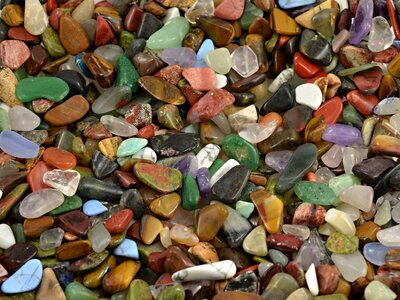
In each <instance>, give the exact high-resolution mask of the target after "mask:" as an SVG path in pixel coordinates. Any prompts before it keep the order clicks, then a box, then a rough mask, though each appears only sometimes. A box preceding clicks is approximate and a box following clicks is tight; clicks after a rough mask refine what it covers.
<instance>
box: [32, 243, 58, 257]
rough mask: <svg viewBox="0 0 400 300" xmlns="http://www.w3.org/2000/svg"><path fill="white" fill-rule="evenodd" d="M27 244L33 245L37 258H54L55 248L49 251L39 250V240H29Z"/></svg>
mask: <svg viewBox="0 0 400 300" xmlns="http://www.w3.org/2000/svg"><path fill="white" fill-rule="evenodd" d="M29 243H30V244H32V245H34V246H35V247H36V248H37V253H36V257H37V258H45V257H50V256H54V254H56V250H57V248H53V249H49V250H43V249H42V248H40V240H39V239H35V240H31V241H29Z"/></svg>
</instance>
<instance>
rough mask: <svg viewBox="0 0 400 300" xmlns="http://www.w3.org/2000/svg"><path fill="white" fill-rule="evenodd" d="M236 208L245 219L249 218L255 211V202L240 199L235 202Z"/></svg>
mask: <svg viewBox="0 0 400 300" xmlns="http://www.w3.org/2000/svg"><path fill="white" fill-rule="evenodd" d="M235 210H236V211H237V212H238V213H239V214H240V215H241V216H242V217H243V218H245V219H248V218H249V217H250V216H251V214H252V213H253V211H254V204H253V203H251V202H246V201H242V200H239V201H237V202H236V204H235Z"/></svg>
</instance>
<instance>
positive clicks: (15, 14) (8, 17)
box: [1, 4, 24, 26]
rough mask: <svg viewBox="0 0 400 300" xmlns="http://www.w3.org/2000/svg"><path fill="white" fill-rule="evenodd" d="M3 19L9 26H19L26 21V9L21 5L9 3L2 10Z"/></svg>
mask: <svg viewBox="0 0 400 300" xmlns="http://www.w3.org/2000/svg"><path fill="white" fill-rule="evenodd" d="M1 19H2V20H3V21H4V22H5V23H6V24H7V25H8V26H19V25H21V24H22V23H23V22H24V11H23V10H22V8H21V6H19V5H16V4H8V5H6V6H4V7H3V9H2V10H1Z"/></svg>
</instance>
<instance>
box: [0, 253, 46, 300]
mask: <svg viewBox="0 0 400 300" xmlns="http://www.w3.org/2000/svg"><path fill="white" fill-rule="evenodd" d="M42 274H43V269H42V263H41V262H40V260H38V259H31V260H29V261H28V262H26V263H25V264H24V265H23V266H22V267H21V268H19V269H18V271H17V272H15V273H14V274H13V275H11V276H10V277H9V278H8V279H7V280H6V281H4V282H3V284H2V286H1V291H2V292H3V293H5V294H16V293H23V292H28V291H32V290H34V289H36V288H37V287H38V286H39V283H40V281H41V280H42Z"/></svg>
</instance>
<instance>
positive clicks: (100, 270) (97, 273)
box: [83, 255, 117, 289]
mask: <svg viewBox="0 0 400 300" xmlns="http://www.w3.org/2000/svg"><path fill="white" fill-rule="evenodd" d="M116 265H117V260H116V259H115V256H114V255H110V256H109V257H107V259H106V260H105V261H103V262H102V263H101V265H100V266H98V267H97V268H95V269H93V270H92V271H91V272H89V273H87V274H86V275H85V277H83V284H84V285H85V286H86V287H88V288H91V289H96V288H98V287H100V286H101V281H102V279H103V277H104V275H106V274H107V272H108V271H109V270H112V269H114V268H115V266H116Z"/></svg>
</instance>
